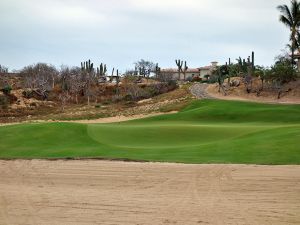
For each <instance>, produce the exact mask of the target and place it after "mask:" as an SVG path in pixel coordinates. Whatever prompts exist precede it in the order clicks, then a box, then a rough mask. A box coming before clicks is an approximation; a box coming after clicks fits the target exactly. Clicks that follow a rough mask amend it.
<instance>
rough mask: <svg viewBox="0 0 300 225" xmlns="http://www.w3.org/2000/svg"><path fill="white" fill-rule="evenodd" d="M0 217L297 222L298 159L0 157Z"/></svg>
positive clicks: (40, 221) (142, 224)
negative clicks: (201, 161)
mask: <svg viewBox="0 0 300 225" xmlns="http://www.w3.org/2000/svg"><path fill="white" fill-rule="evenodd" d="M0 174H1V179H0V224H1V225H5V224H7V225H14V224H22V225H25V224H30V225H35V224H37V225H44V224H45V225H46V224H47V225H48V224H49V225H53V224H63V225H69V224H76V225H80V224H85V225H88V224H89V225H90V224H120V225H129V224H130V225H132V224H139V225H146V224H147V225H148V224H149V225H150V224H151V225H153V224H180V225H181V224H188V225H193V224H220V225H221V224H222V225H223V224H226V225H229V224H232V225H233V224H243V225H245V224H249V225H255V224H257V225H261V224H264V225H268V224H270V225H276V224H282V225H286V224H300V166H246V165H183V164H159V163H125V162H108V161H94V160H85V161H39V160H34V161H19V160H18V161H0Z"/></svg>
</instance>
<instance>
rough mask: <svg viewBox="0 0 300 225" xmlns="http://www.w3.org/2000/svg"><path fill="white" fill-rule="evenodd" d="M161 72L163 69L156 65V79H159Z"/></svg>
mask: <svg viewBox="0 0 300 225" xmlns="http://www.w3.org/2000/svg"><path fill="white" fill-rule="evenodd" d="M160 71H161V68H160V67H159V66H158V63H156V65H155V75H156V79H157V78H158V77H159V75H160Z"/></svg>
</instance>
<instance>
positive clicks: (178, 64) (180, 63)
mask: <svg viewBox="0 0 300 225" xmlns="http://www.w3.org/2000/svg"><path fill="white" fill-rule="evenodd" d="M175 63H176V65H177V67H178V78H179V80H180V75H181V71H182V66H183V61H181V60H180V59H178V60H177V59H176V60H175Z"/></svg>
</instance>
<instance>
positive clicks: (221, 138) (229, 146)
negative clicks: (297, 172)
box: [0, 100, 300, 164]
mask: <svg viewBox="0 0 300 225" xmlns="http://www.w3.org/2000/svg"><path fill="white" fill-rule="evenodd" d="M299 114H300V106H299V105H271V104H257V103H246V102H233V101H232V102H231V101H219V100H204V101H194V102H193V103H192V104H191V105H190V106H188V107H187V108H186V109H184V110H183V111H181V112H180V113H177V114H172V115H162V116H157V117H152V118H145V119H142V120H135V121H127V122H122V123H115V124H71V123H48V124H22V125H13V126H7V127H0V143H1V145H0V158H6V159H7V158H66V157H101V158H115V159H117V158H119V159H121V158H122V159H132V160H148V161H160V162H161V161H167V162H184V163H238V164H240V163H242V164H245V163H246V164H247V163H251V164H300V149H299V145H298V139H299V133H300V117H299Z"/></svg>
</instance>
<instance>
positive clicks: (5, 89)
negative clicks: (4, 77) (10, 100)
mask: <svg viewBox="0 0 300 225" xmlns="http://www.w3.org/2000/svg"><path fill="white" fill-rule="evenodd" d="M1 91H2V92H3V93H4V94H5V95H9V94H10V92H11V91H12V87H11V86H10V85H6V86H5V87H4V88H2V89H1Z"/></svg>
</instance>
